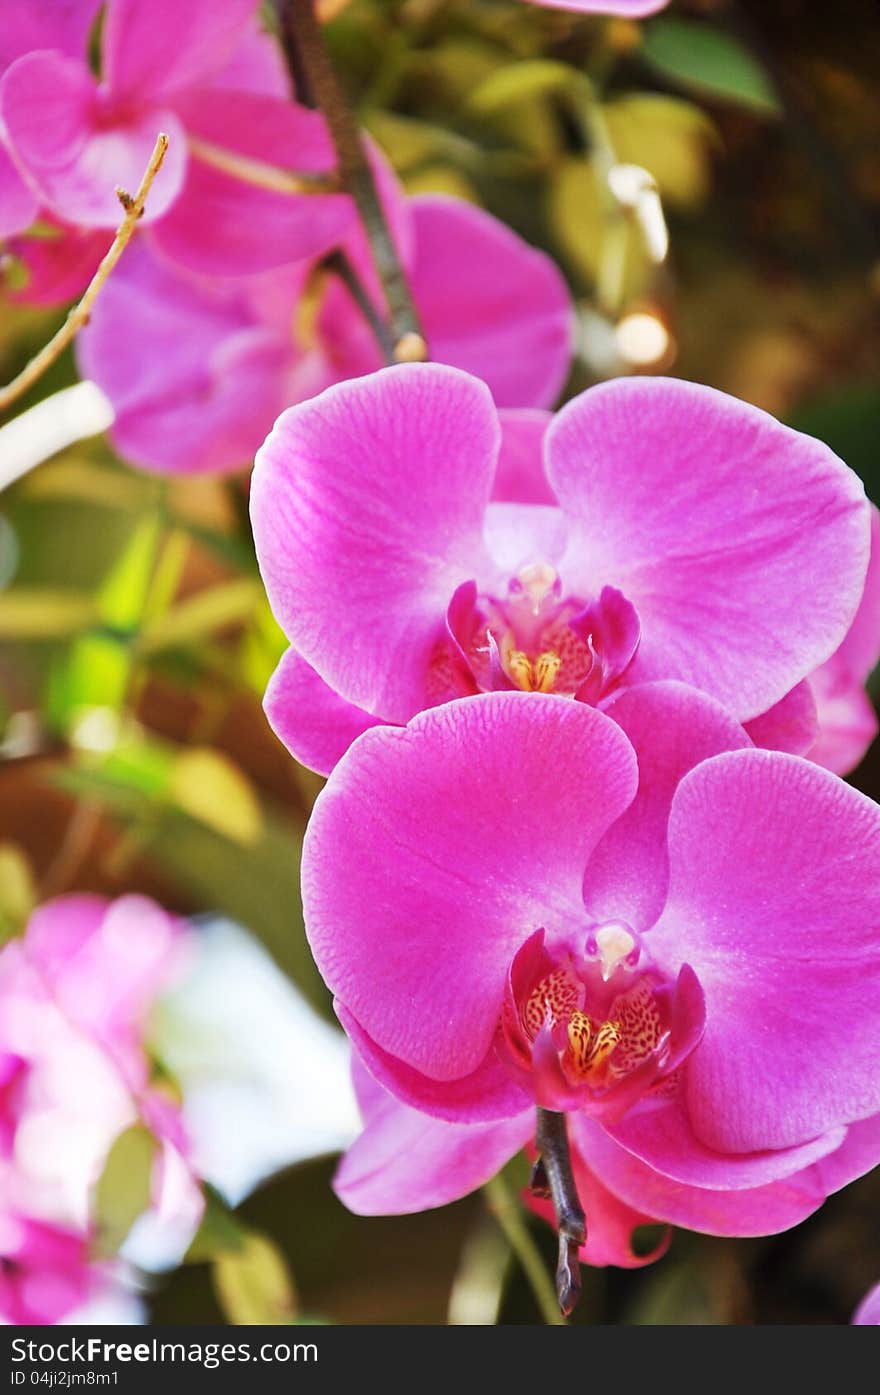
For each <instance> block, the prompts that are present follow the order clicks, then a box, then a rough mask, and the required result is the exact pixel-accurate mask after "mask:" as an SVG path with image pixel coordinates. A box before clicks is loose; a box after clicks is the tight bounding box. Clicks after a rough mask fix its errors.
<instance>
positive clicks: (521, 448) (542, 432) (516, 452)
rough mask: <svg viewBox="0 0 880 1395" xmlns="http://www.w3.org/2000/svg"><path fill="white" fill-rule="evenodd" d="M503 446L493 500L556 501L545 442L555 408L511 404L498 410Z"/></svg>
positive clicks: (522, 502) (539, 502)
mask: <svg viewBox="0 0 880 1395" xmlns="http://www.w3.org/2000/svg"><path fill="white" fill-rule="evenodd" d="M498 420H499V421H500V422H501V450H500V452H499V455H498V468H497V470H496V471H495V483H494V484H493V486H492V498H493V500H499V501H501V502H505V503H506V502H510V503H514V504H555V503H556V495H555V494H554V493H553V490H552V489H551V488H550V484H549V482H548V479H547V476H546V474H545V473H544V458H543V446H544V437H545V436H546V434H547V428H548V426H549V425H550V423H551V421H552V420H553V414H552V413H551V412H545V411H543V410H542V409H540V408H538V407H507V408H505V409H504V410H503V411H500V412H499V413H498Z"/></svg>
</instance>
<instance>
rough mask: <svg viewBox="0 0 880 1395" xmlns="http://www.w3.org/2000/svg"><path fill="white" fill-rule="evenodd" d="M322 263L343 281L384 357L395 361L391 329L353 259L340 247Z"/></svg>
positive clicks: (389, 360)
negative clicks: (374, 301) (376, 305)
mask: <svg viewBox="0 0 880 1395" xmlns="http://www.w3.org/2000/svg"><path fill="white" fill-rule="evenodd" d="M321 265H322V266H324V267H326V268H327V270H328V271H331V272H332V273H333V275H334V276H338V277H339V280H340V281H341V282H342V284H343V286H344V287H345V289H346V290H347V291H348V294H349V295H350V296H351V298H352V300H353V301H354V303H355V305H356V306H357V308H358V309H359V310H360V312H361V314H362V315H363V317H364V319H365V320H366V322H367V324H368V325H369V326H370V329H371V330H372V332H373V335H374V336H375V339H376V341H377V343H378V345H379V348H380V349H381V350H382V354H383V357H384V358H385V359H386V360H387V361H388V362H389V363H394V362H395V358H394V339H393V337H392V334H391V330H390V329H389V327H388V325H387V324H386V322H385V321H384V320H383V318H382V316H381V315H380V314H379V313H378V311H377V310H376V307H375V305H374V304H373V302H372V300H371V299H370V296H369V293H368V291H367V288H366V286H365V285H364V283H363V281H362V280H361V278H360V277H359V276H358V274H357V270H356V269H355V267H354V266H353V264H352V262H351V259H350V258H349V257H348V256H347V255H346V253H345V252H343V251H342V249H341V248H339V247H338V248H337V249H336V251H334V252H328V253H327V255H326V257H324V258H323V260H322V262H321Z"/></svg>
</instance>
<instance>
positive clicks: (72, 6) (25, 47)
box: [0, 0, 101, 238]
mask: <svg viewBox="0 0 880 1395" xmlns="http://www.w3.org/2000/svg"><path fill="white" fill-rule="evenodd" d="M100 3H101V0H62V3H61V4H58V3H56V4H50V3H48V0H0V76H2V74H3V73H5V71H6V69H7V68H9V67H10V65H11V64H12V63H14V62H15V60H16V59H17V58H21V57H22V55H23V54H26V53H30V52H31V51H32V50H35V49H54V50H56V51H57V52H58V53H59V54H62V55H65V56H67V57H68V58H78V57H79V56H80V55H81V54H83V53H84V52H85V46H86V39H87V37H88V33H89V29H90V28H91V25H92V21H93V20H94V18H95V15H96V14H97V11H98V8H99V6H100ZM38 210H39V198H38V197H37V194H36V192H35V191H34V189H33V188H32V186H31V185H30V184H29V183H28V182H26V180H25V179H24V178H23V177H22V174H21V171H20V170H19V168H18V167H17V165H16V164H15V162H14V160H13V158H12V156H11V154H10V152H9V148H8V141H7V138H6V133H5V131H4V128H3V123H2V120H0V238H5V237H9V236H11V235H12V234H13V233H17V232H22V231H23V230H24V229H25V228H27V227H28V226H29V225H30V224H31V223H32V222H33V221H34V219H35V218H36V216H37V212H38Z"/></svg>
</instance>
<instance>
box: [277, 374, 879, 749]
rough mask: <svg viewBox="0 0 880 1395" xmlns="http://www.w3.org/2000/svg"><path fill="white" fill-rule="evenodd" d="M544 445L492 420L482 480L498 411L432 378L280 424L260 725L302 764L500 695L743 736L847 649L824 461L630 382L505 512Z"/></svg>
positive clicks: (786, 441)
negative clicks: (443, 709) (457, 703)
mask: <svg viewBox="0 0 880 1395" xmlns="http://www.w3.org/2000/svg"><path fill="white" fill-rule="evenodd" d="M541 429H542V418H541V417H540V416H539V415H538V414H535V413H531V414H526V415H525V416H523V415H522V414H519V415H518V416H510V417H509V418H508V419H507V420H506V422H505V429H504V450H503V453H502V464H501V467H500V473H498V474H497V475H496V462H497V461H498V455H499V443H500V441H501V425H500V423H499V418H498V414H497V412H496V410H495V408H494V406H493V404H492V401H491V398H490V395H489V393H488V391H487V389H486V387H485V386H484V384H483V383H480V382H478V381H477V380H476V379H475V378H470V377H467V376H466V375H465V374H463V373H461V372H458V371H456V370H454V369H452V368H447V367H441V366H439V365H437V364H421V365H404V366H401V367H398V368H389V369H386V370H384V371H383V372H380V373H376V374H373V375H372V376H370V377H367V378H362V379H360V380H358V381H355V382H348V383H343V384H340V385H339V386H337V387H334V388H330V389H329V390H327V391H326V392H325V393H323V394H322V395H321V396H320V397H318V398H316V399H315V400H313V401H311V402H306V403H304V404H303V405H301V406H298V407H292V408H290V409H289V410H288V411H287V412H285V413H284V414H283V415H282V416H281V417H280V418H279V420H278V422H277V423H276V425H275V428H274V430H273V432H272V434H271V435H270V436H269V438H268V440H267V441H266V443H265V445H264V446H263V447H262V449H261V450H260V452H259V453H258V456H257V462H256V467H255V470H254V475H253V480H252V489H251V517H252V522H253V528H254V538H255V541H256V548H257V556H258V559H259V563H260V569H261V571H262V575H263V580H264V582H265V585H266V590H267V592H268V595H269V600H270V602H271V605H272V609H273V611H274V614H275V617H276V619H277V620H278V622H279V624H280V625H281V626H282V628H283V629H284V631H285V633H286V635H287V637H288V638H289V640H290V641H291V645H292V648H291V649H290V650H289V651H288V653H287V654H286V655H285V656H284V658H283V659H282V661H281V664H280V665H279V668H278V670H277V671H276V673H275V675H274V676H273V678H272V680H271V682H270V685H269V688H268V691H267V694H266V711H267V714H268V716H269V720H270V722H271V723H272V725H273V727H274V729H275V731H276V732H277V733H278V735H279V736H280V737H281V739H282V740H283V741H284V742H285V743H286V744H287V746H288V747H289V749H290V750H291V751H292V752H293V754H294V755H295V756H296V757H297V758H298V759H299V760H301V761H303V763H304V764H306V765H310V766H312V767H313V768H314V769H316V770H318V771H320V772H322V773H326V772H327V771H329V770H330V769H331V768H332V766H333V764H334V762H335V761H336V760H337V759H338V758H339V756H340V755H341V754H342V752H343V751H344V750H345V749H346V747H347V745H348V744H349V742H350V741H351V740H353V739H354V737H355V736H356V735H358V734H359V733H360V732H361V731H364V730H365V729H367V728H368V727H370V726H374V725H376V724H377V723H381V722H392V723H404V722H406V721H408V720H409V718H410V717H412V716H413V714H414V713H416V712H418V711H420V710H422V709H424V708H426V707H429V706H432V705H435V704H437V703H441V702H444V701H447V700H449V699H451V698H454V697H457V696H462V695H465V694H468V693H475V692H478V691H481V690H483V691H485V690H490V689H499V688H508V689H510V688H521V689H524V690H528V691H538V692H553V693H559V694H563V695H567V696H574V697H575V698H578V699H579V700H581V701H583V702H588V703H593V704H595V703H600V702H605V701H606V700H607V698H608V697H609V696H610V695H611V694H612V693H613V692H614V691H615V690H617V689H618V688H620V687H628V686H631V685H633V684H638V683H644V682H646V681H649V680H654V679H665V678H673V679H678V680H680V681H682V682H687V683H690V684H692V685H693V686H694V687H697V688H701V689H703V690H705V691H706V692H708V693H709V694H710V695H711V696H713V697H715V698H717V699H718V700H719V701H720V702H721V703H723V704H724V706H726V707H728V708H729V709H730V711H731V712H732V714H733V715H734V716H736V717H737V718H738V719H739V720H749V719H750V718H753V717H756V716H758V715H759V714H760V713H762V712H765V711H766V709H767V708H768V707H770V706H771V705H772V704H774V703H777V702H779V701H780V699H781V698H783V697H784V696H785V694H786V693H788V691H789V690H790V689H791V688H792V687H793V686H794V685H795V684H797V683H799V682H800V681H801V679H803V678H804V677H805V676H806V674H808V673H809V672H810V671H811V670H812V669H814V668H815V667H816V666H817V665H818V664H820V663H823V662H824V661H825V660H826V659H827V658H828V656H829V654H831V653H833V651H834V650H835V649H836V647H837V646H838V645H839V644H840V642H841V640H842V639H843V637H844V635H845V634H846V632H847V630H848V628H849V626H850V624H851V623H852V620H853V616H854V614H855V611H856V607H857V606H858V603H859V599H860V597H861V595H862V592H863V589H864V581H865V571H866V567H867V562H868V552H869V531H870V529H869V510H868V505H867V502H866V500H865V497H864V491H863V489H862V486H861V484H860V482H859V480H858V479H857V477H856V476H855V475H854V474H853V472H852V471H850V470H848V469H847V467H846V466H845V465H843V463H842V462H841V461H840V460H838V459H837V457H836V456H834V455H833V454H832V452H831V451H830V450H828V448H827V447H826V446H824V445H822V444H821V443H820V442H818V441H816V440H814V439H813V438H811V437H809V436H804V435H801V434H800V433H798V432H795V431H791V430H789V429H788V428H786V427H784V426H782V425H780V424H779V423H778V422H776V421H775V420H774V419H773V418H772V417H769V416H767V415H766V414H765V413H763V412H761V411H758V410H757V409H756V408H754V407H751V406H748V405H747V404H745V403H743V402H740V401H738V400H736V399H735V398H732V397H727V396H726V395H725V394H724V393H720V392H716V391H714V390H713V389H711V388H707V387H701V386H697V385H695V384H692V383H686V382H680V381H675V380H673V379H664V378H638V379H634V378H633V379H619V380H616V381H612V382H608V383H603V384H601V385H599V386H597V387H594V388H591V389H589V391H587V392H585V393H582V394H581V395H580V396H579V397H577V398H576V399H575V400H574V401H572V402H570V403H568V405H567V406H565V407H564V408H563V409H562V411H561V412H559V413H558V414H557V416H556V418H555V421H554V422H553V424H552V426H551V427H550V429H549V430H548V431H547V433H546V439H545V446H544V452H545V457H544V458H545V476H544V481H543V485H542V484H541V482H539V481H535V483H534V487H533V489H532V492H531V495H530V501H529V502H525V503H523V502H518V501H517V500H515V499H514V500H511V498H510V497H509V492H510V490H511V489H512V488H517V489H519V488H521V487H522V480H523V470H524V460H525V459H526V458H527V456H528V451H529V449H530V448H532V447H533V446H534V440H535V436H536V434H537V433H538V432H540V431H541ZM499 488H500V490H501V492H502V493H503V494H506V495H507V496H508V497H506V498H501V499H499V498H498V497H497V494H496V493H495V491H496V489H499ZM544 489H546V490H547V491H549V493H548V494H544V495H543V497H544V498H545V499H546V502H537V500H540V499H541V497H542V494H543V491H544ZM554 500H555V502H553V501H554Z"/></svg>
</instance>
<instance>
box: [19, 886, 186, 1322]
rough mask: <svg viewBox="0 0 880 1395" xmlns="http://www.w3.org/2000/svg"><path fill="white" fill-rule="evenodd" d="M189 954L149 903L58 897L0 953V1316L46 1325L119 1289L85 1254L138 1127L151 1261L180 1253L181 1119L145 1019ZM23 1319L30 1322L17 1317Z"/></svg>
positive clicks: (111, 1273) (112, 1272) (114, 1271)
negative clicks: (151, 1151) (99, 1191)
mask: <svg viewBox="0 0 880 1395" xmlns="http://www.w3.org/2000/svg"><path fill="white" fill-rule="evenodd" d="M185 955H186V935H185V932H184V930H183V927H182V926H181V925H180V924H178V923H177V922H176V921H174V920H172V919H171V918H170V917H168V916H166V915H165V914H164V913H163V912H162V911H161V910H160V909H159V908H158V907H157V906H155V905H153V903H152V902H149V901H146V900H144V899H143V898H140V897H134V896H129V897H123V898H122V899H121V900H119V901H116V902H114V903H112V904H108V903H107V902H105V901H103V900H101V899H100V898H99V897H95V896H79V895H76V896H64V897H60V898H58V899H57V900H55V901H52V902H49V903H48V904H46V905H45V906H43V907H41V908H40V909H39V910H38V911H36V912H35V913H34V915H33V916H32V918H31V921H30V923H29V925H28V928H27V932H26V934H25V936H24V938H23V939H21V940H13V941H11V942H10V943H9V944H7V945H6V946H5V948H4V949H3V950H2V952H0V1189H2V1195H3V1212H2V1216H0V1255H2V1263H0V1269H2V1277H3V1280H4V1282H3V1283H2V1284H0V1303H2V1307H0V1312H2V1315H3V1316H4V1317H5V1318H6V1319H7V1320H9V1321H24V1320H27V1321H33V1322H37V1321H39V1322H53V1321H56V1320H57V1319H58V1318H59V1317H61V1316H62V1315H63V1313H64V1312H66V1311H67V1310H68V1308H74V1307H79V1306H80V1305H81V1303H82V1302H83V1301H85V1299H86V1298H90V1297H94V1296H95V1295H96V1294H97V1293H99V1292H101V1291H103V1290H106V1289H108V1288H111V1287H112V1286H113V1285H114V1284H115V1285H118V1284H119V1283H120V1282H121V1281H122V1275H123V1271H122V1269H121V1267H120V1265H119V1264H118V1263H110V1262H108V1261H96V1260H95V1259H94V1258H93V1257H92V1254H91V1251H90V1246H91V1240H92V1231H93V1216H92V1205H93V1189H94V1186H95V1184H96V1182H97V1181H98V1178H99V1177H100V1175H101V1172H102V1170H103V1167H104V1163H105V1161H106V1158H107V1155H108V1153H109V1150H110V1148H111V1146H112V1144H113V1142H114V1141H115V1139H116V1138H117V1137H118V1136H119V1134H120V1133H122V1132H123V1131H124V1130H125V1129H126V1128H128V1127H129V1126H131V1125H132V1124H134V1123H136V1122H138V1121H142V1122H143V1123H145V1124H146V1125H147V1126H148V1127H149V1128H150V1129H151V1131H152V1132H153V1133H154V1135H155V1137H156V1139H157V1142H158V1145H159V1148H158V1154H157V1159H156V1163H155V1165H154V1169H153V1177H152V1186H153V1197H152V1206H151V1209H150V1211H149V1212H147V1213H146V1214H145V1216H144V1217H143V1218H142V1219H141V1221H139V1222H138V1226H139V1227H140V1229H141V1232H142V1234H143V1236H144V1238H145V1239H146V1240H147V1241H148V1242H149V1244H150V1246H151V1247H152V1249H153V1251H154V1252H156V1251H158V1250H159V1249H161V1248H162V1245H163V1243H166V1244H168V1243H172V1242H173V1243H178V1244H179V1241H180V1237H181V1236H182V1237H184V1238H183V1243H184V1244H185V1243H186V1240H188V1238H189V1236H190V1235H191V1234H192V1232H193V1230H194V1229H195V1226H196V1225H197V1224H198V1221H199V1218H200V1215H201V1209H202V1199H201V1193H200V1189H199V1187H198V1185H197V1183H196V1180H195V1178H194V1177H193V1175H192V1172H191V1170H190V1168H189V1165H188V1162H187V1156H186V1155H187V1140H186V1138H185V1136H184V1134H183V1130H182V1127H181V1122H180V1115H179V1110H178V1108H177V1106H176V1105H174V1104H172V1103H171V1102H170V1101H169V1100H168V1099H166V1098H165V1097H164V1096H163V1095H162V1094H161V1093H160V1092H159V1091H157V1090H156V1089H155V1088H154V1086H153V1085H152V1084H151V1082H150V1069H149V1062H148V1058H147V1055H146V1052H145V1049H144V1033H145V1029H146V1019H147V1014H148V1012H149V1010H150V1009H151V1007H152V1004H153V1001H154V999H155V997H156V995H157V994H158V992H159V991H160V990H161V989H162V988H163V987H164V986H166V985H167V984H168V983H170V982H171V981H173V979H174V977H175V976H176V974H177V973H178V972H179V970H180V968H181V966H182V964H183V962H184V960H185ZM22 1311H27V1312H28V1313H29V1316H28V1318H27V1319H24V1318H21V1317H16V1316H15V1314H16V1312H22Z"/></svg>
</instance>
